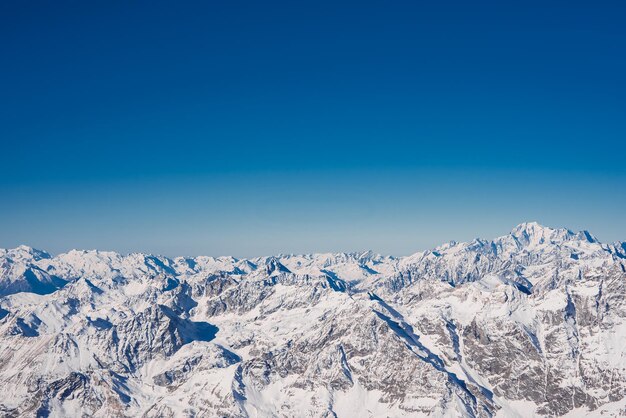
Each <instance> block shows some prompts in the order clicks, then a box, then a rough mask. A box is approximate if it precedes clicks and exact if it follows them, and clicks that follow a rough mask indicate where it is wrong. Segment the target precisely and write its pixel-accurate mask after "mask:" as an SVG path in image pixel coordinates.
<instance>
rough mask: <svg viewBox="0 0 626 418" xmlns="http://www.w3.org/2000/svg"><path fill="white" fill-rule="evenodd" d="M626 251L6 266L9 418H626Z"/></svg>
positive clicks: (552, 232)
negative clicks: (429, 417)
mask: <svg viewBox="0 0 626 418" xmlns="http://www.w3.org/2000/svg"><path fill="white" fill-rule="evenodd" d="M625 248H626V244H624V243H618V244H614V245H606V244H602V243H600V242H598V241H597V240H596V239H595V238H594V237H593V236H592V235H591V234H589V233H588V232H580V233H573V232H571V231H568V230H566V229H552V228H547V227H543V226H541V225H538V224H536V223H528V224H522V225H520V226H518V227H516V228H515V229H514V230H513V231H512V232H511V233H510V234H509V235H506V236H503V237H500V238H496V239H494V240H492V241H487V240H474V241H473V242H470V243H449V244H445V245H442V246H440V247H438V248H436V249H434V250H432V251H425V252H421V253H417V254H414V255H412V256H409V257H403V258H394V257H383V256H380V255H376V254H373V253H371V252H366V253H361V254H356V253H352V254H314V255H302V256H294V255H287V256H276V257H267V258H256V259H250V260H238V259H235V258H233V257H219V258H213V257H196V258H175V259H169V258H166V257H157V256H148V255H143V254H131V255H128V256H123V255H119V254H116V253H108V252H98V251H71V252H69V253H66V254H61V255H58V256H55V257H52V256H50V255H49V254H47V253H44V252H41V251H37V250H33V249H31V248H28V247H18V248H16V249H11V250H0V341H1V342H2V344H0V382H1V383H2V384H1V385H0V415H2V416H15V417H17V416H33V417H34V416H90V417H91V416H96V417H98V416H99V417H111V416H129V417H130V416H144V417H163V416H165V417H167V416H171V417H179V416H190V417H191V416H207V417H248V416H250V417H257V416H258V417H274V416H275V417H294V416H311V417H335V416H338V417H367V416H389V417H396V416H397V417H400V416H468V417H490V416H503V417H504V416H506V417H508V416H563V415H568V414H570V415H571V416H580V415H583V416H584V415H589V416H598V415H601V416H620V414H626V407H625V405H626V301H625V296H626V251H625Z"/></svg>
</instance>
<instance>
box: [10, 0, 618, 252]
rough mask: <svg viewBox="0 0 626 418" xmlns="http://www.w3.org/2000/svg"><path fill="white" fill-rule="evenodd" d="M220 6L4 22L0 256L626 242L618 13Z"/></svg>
mask: <svg viewBox="0 0 626 418" xmlns="http://www.w3.org/2000/svg"><path fill="white" fill-rule="evenodd" d="M11 3H13V4H11ZM218 3H220V2H183V3H182V4H176V5H174V4H173V3H171V2H170V4H167V3H161V2H134V3H133V4H124V3H123V2H41V3H39V2H27V3H26V2H4V3H3V4H2V5H0V35H1V36H2V39H3V41H2V43H0V53H1V56H2V57H3V60H2V66H0V80H2V81H0V83H2V95H1V97H2V99H1V101H0V146H1V155H2V156H3V158H2V160H1V164H0V247H13V246H16V245H19V244H28V245H32V246H35V247H38V248H42V249H45V250H48V251H50V252H53V253H57V252H62V251H67V250H69V249H71V248H98V249H110V250H116V251H120V252H130V251H142V252H153V253H161V254H165V255H183V254H185V255H198V254H206V255H224V254H232V255H236V256H253V255H266V254H272V253H279V252H284V253H292V252H293V253H300V252H325V251H349V250H354V251H356V250H362V249H373V250H375V251H378V252H381V253H391V254H397V255H404V254H409V253H412V252H415V251H417V250H422V249H426V248H430V247H432V246H434V245H437V244H440V243H443V242H445V241H448V240H452V239H455V240H468V239H472V238H474V237H477V236H480V237H484V238H491V237H494V236H497V235H502V234H505V233H506V232H508V231H509V230H510V229H511V228H512V227H513V226H515V225H516V224H518V223H520V222H523V221H530V220H536V221H539V222H541V223H544V224H547V225H550V226H566V227H569V228H572V229H589V230H590V231H591V232H592V233H594V234H595V235H596V236H598V238H600V239H601V240H603V241H615V240H625V239H626V217H625V216H624V213H625V209H626V77H625V76H624V74H626V27H625V26H624V24H623V22H624V20H625V19H626V5H624V4H623V3H622V2H602V1H601V2H594V4H591V3H589V2H585V3H583V2H562V3H560V2H550V5H546V4H545V3H546V2H524V3H521V2H520V3H519V4H515V5H513V4H511V3H509V2H479V4H475V3H473V4H469V3H468V2H437V3H438V4H437V5H428V4H420V3H426V2H399V3H394V4H390V3H389V2H360V3H357V2H354V3H347V2H319V1H317V2H237V1H234V2H223V3H228V4H218ZM503 3H508V4H503Z"/></svg>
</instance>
